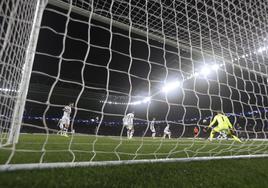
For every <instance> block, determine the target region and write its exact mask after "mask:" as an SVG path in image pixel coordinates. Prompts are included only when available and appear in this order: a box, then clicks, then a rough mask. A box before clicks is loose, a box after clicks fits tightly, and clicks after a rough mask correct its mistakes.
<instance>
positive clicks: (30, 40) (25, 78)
mask: <svg viewBox="0 0 268 188" xmlns="http://www.w3.org/2000/svg"><path fill="white" fill-rule="evenodd" d="M45 4H46V1H45V0H38V1H28V2H27V3H22V2H20V1H17V2H14V1H5V2H2V4H1V9H2V15H1V17H2V24H3V26H5V25H7V27H6V28H4V27H3V28H2V29H3V30H2V33H1V34H2V36H3V37H4V39H3V44H2V45H3V46H2V49H1V52H0V54H1V55H0V56H1V59H2V61H3V62H4V64H2V67H1V70H2V71H4V70H5V69H7V70H8V67H9V66H10V67H11V66H14V67H15V68H16V69H17V70H15V71H14V72H11V73H10V74H11V75H9V78H5V79H6V80H5V81H6V82H8V83H7V84H6V83H2V85H1V89H2V90H1V91H2V92H4V94H9V93H11V94H12V95H11V96H9V95H6V96H5V95H4V96H3V97H2V99H1V100H2V101H5V100H6V99H5V98H12V100H13V101H14V102H13V104H14V106H12V104H11V106H7V107H5V106H4V104H2V105H1V112H2V113H3V114H2V113H1V116H2V117H7V118H10V119H11V121H10V122H9V123H10V125H5V124H4V123H5V122H3V121H1V137H2V138H3V137H7V139H6V140H5V141H3V140H4V139H1V141H2V142H1V144H0V145H1V146H4V145H9V144H16V143H18V139H19V134H20V127H21V124H22V118H23V113H24V106H25V102H26V96H27V92H28V87H29V83H30V77H31V71H32V65H33V61H34V55H35V49H36V45H37V41H38V32H39V29H40V24H41V20H42V14H43V10H44V8H45ZM9 9H10V10H9ZM3 13H5V14H4V15H3ZM27 13H30V14H27ZM23 28H24V29H25V30H24V31H21V30H22V29H23ZM16 29H18V31H16ZM17 32H20V33H17ZM15 33H16V34H15ZM14 35H15V36H14ZM12 39H13V41H12ZM15 44H19V45H21V46H20V47H19V48H21V49H19V48H18V49H16V47H15ZM12 48H13V49H12ZM7 50H10V51H11V52H12V51H13V53H10V54H7V53H6V51H7ZM20 50H21V51H20ZM20 53H21V56H22V57H21V59H16V58H17V56H19V54H20ZM7 55H9V57H8V58H9V59H8V61H7V62H5V60H6V59H7V58H6V56H7ZM11 55H13V56H11ZM2 73H3V72H2ZM4 74H5V73H4ZM12 74H13V75H15V76H16V78H14V77H15V76H14V77H13V75H12ZM5 85H6V86H7V88H4V86H5ZM7 100H8V99H7ZM5 108H11V109H13V110H12V112H10V113H9V114H10V116H8V114H5V112H7V111H8V110H10V109H8V110H6V109H5ZM6 115H7V116H6ZM5 126H7V127H5ZM4 130H7V132H4Z"/></svg>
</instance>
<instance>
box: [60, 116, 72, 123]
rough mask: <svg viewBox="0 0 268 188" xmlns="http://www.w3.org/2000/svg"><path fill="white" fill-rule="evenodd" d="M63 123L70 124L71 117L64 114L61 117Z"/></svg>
mask: <svg viewBox="0 0 268 188" xmlns="http://www.w3.org/2000/svg"><path fill="white" fill-rule="evenodd" d="M61 124H63V125H70V118H68V117H64V116H63V117H62V118H61Z"/></svg>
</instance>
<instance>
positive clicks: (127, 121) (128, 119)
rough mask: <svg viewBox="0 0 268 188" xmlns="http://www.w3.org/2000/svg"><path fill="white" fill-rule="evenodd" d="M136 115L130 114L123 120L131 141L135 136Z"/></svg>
mask: <svg viewBox="0 0 268 188" xmlns="http://www.w3.org/2000/svg"><path fill="white" fill-rule="evenodd" d="M133 119H134V113H133V112H132V113H128V114H127V115H126V116H125V117H124V118H123V126H124V127H126V128H127V138H128V139H131V138H132V137H133V134H134V125H133Z"/></svg>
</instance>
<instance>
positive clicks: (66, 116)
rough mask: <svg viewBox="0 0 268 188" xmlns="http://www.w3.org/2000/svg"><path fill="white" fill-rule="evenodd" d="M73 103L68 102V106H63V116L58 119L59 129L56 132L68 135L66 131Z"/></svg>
mask: <svg viewBox="0 0 268 188" xmlns="http://www.w3.org/2000/svg"><path fill="white" fill-rule="evenodd" d="M73 105H74V104H73V103H69V105H68V106H65V107H64V108H63V109H62V110H63V116H62V118H61V119H60V121H59V127H60V130H59V131H58V133H57V134H60V135H62V136H66V137H68V135H67V132H68V128H69V126H70V118H71V113H72V107H73Z"/></svg>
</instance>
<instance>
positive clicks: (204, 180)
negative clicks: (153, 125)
mask: <svg viewBox="0 0 268 188" xmlns="http://www.w3.org/2000/svg"><path fill="white" fill-rule="evenodd" d="M267 144H268V142H266V141H254V140H248V141H243V143H238V142H234V141H233V140H221V141H216V140H215V141H212V142H209V141H207V140H205V139H190V138H179V139H171V140H168V139H165V140H163V139H161V138H156V139H152V138H149V137H144V138H140V137H134V138H133V139H132V140H127V139H126V138H125V137H110V136H97V137H96V136H94V135H77V134H74V135H71V136H69V137H63V136H59V135H55V134H48V135H42V134H22V135H21V136H20V140H19V144H17V145H16V149H15V150H14V149H12V148H11V147H4V148H1V150H0V161H1V164H4V163H5V162H6V161H7V160H10V163H11V164H19V163H40V162H42V163H45V162H47V163H50V162H82V161H111V160H113V161H118V160H137V159H160V158H167V157H168V158H189V157H202V156H224V155H244V154H258V153H260V154H261V153H262V154H265V153H267V151H268V149H267ZM11 155H12V156H13V157H10V156H11ZM267 162H268V159H266V158H261V159H231V160H212V161H192V162H186V163H183V162H177V163H155V164H150V163H147V164H130V165H119V166H96V167H83V168H61V169H60V168H59V169H57V168H56V169H44V170H18V171H13V172H1V173H0V180H1V181H0V187H38V186H41V185H42V184H43V185H44V184H45V183H46V185H47V186H48V187H66V186H67V187H85V186H90V187H159V186H160V187H170V186H169V185H175V184H176V185H178V186H179V187H265V186H264V185H267V184H268V180H267V174H268V165H267ZM222 177H225V178H222ZM262 178H263V179H265V180H261V179H262ZM62 179H63V181H62ZM250 179H251V180H250ZM260 180H261V181H260ZM227 182H228V183H227ZM265 183H266V184H265ZM243 185H244V186H243ZM255 185H256V186H255ZM171 187H172V186H171ZM176 187H177V186H176Z"/></svg>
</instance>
